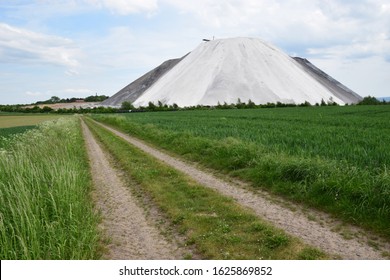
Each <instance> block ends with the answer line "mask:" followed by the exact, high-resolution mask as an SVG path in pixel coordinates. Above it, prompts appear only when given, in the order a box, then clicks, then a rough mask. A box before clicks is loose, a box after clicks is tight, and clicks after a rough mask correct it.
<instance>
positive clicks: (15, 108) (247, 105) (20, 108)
mask: <svg viewBox="0 0 390 280" xmlns="http://www.w3.org/2000/svg"><path fill="white" fill-rule="evenodd" d="M92 97H94V98H95V99H94V98H88V97H87V98H85V100H87V99H88V100H97V99H96V98H103V97H99V96H92ZM52 98H53V97H52ZM52 98H51V99H52ZM105 99H106V98H105ZM85 100H84V101H85ZM89 102H98V101H89ZM57 103H61V102H57ZM62 103H68V102H62ZM40 104H42V103H40ZM43 104H45V103H43ZM47 104H49V103H47ZM389 104H390V102H386V101H385V100H382V101H379V100H378V99H376V98H375V97H372V96H367V97H364V98H363V100H362V101H360V102H359V103H358V104H357V105H389ZM311 106H338V104H337V103H336V102H325V101H324V100H322V101H321V102H320V103H316V104H314V105H313V104H310V103H309V102H307V101H306V102H304V103H301V104H286V103H281V102H276V103H266V104H255V103H254V102H253V101H251V100H249V101H248V102H242V101H241V100H240V99H238V100H237V102H236V103H231V104H228V103H226V102H224V103H223V104H221V103H218V104H217V105H215V106H208V105H196V106H188V107H180V106H178V105H177V104H175V103H174V104H172V105H167V104H163V103H162V102H161V101H158V102H157V104H154V103H153V102H149V103H148V106H140V107H134V106H133V104H132V103H131V102H128V101H125V102H123V103H122V105H121V107H120V108H115V107H104V106H97V107H91V108H77V107H76V106H74V107H73V108H68V109H66V108H60V109H57V110H54V109H53V108H51V107H49V106H43V107H42V108H41V107H39V106H38V105H37V104H35V106H33V107H27V106H26V105H0V112H18V113H56V114H88V113H91V114H104V113H127V112H154V111H178V110H212V109H255V108H282V107H311Z"/></svg>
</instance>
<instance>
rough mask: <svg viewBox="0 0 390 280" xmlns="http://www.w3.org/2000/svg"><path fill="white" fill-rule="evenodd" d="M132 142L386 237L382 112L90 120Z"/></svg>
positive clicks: (389, 198)
mask: <svg viewBox="0 0 390 280" xmlns="http://www.w3.org/2000/svg"><path fill="white" fill-rule="evenodd" d="M94 118H95V119H97V120H99V121H103V122H105V123H107V124H111V125H113V126H115V127H119V128H121V129H122V130H124V131H126V132H129V133H131V134H133V135H135V136H137V137H139V138H142V139H145V140H147V141H148V142H151V143H153V144H155V145H157V146H160V147H162V148H164V149H167V150H170V151H173V152H175V153H177V154H180V155H182V156H183V157H185V158H187V159H189V160H192V161H197V162H200V163H202V164H203V165H205V166H207V167H209V168H213V169H215V170H219V171H222V172H224V173H225V174H230V175H232V176H236V177H238V178H240V179H243V180H246V181H249V182H251V183H252V184H253V187H254V188H263V189H267V190H270V191H272V192H274V193H276V194H279V195H282V196H284V197H287V198H289V199H290V200H292V201H295V202H300V203H303V204H305V205H308V206H310V207H315V208H318V209H321V210H324V211H326V212H329V213H331V214H333V215H334V216H336V217H338V218H341V219H343V220H345V221H348V222H350V223H354V224H358V225H360V226H363V227H366V228H368V229H370V230H373V231H375V232H378V233H381V234H382V235H384V236H386V237H387V238H389V237H390V206H389V205H390V176H389V173H388V163H389V162H390V150H389V149H388V145H389V143H390V110H389V108H388V107H387V106H376V107H375V106H372V107H371V106H351V107H312V108H281V109H259V110H210V111H183V112H180V111H178V112H164V113H159V112H153V113H144V114H126V115H111V116H107V115H105V116H103V115H100V116H95V117H94Z"/></svg>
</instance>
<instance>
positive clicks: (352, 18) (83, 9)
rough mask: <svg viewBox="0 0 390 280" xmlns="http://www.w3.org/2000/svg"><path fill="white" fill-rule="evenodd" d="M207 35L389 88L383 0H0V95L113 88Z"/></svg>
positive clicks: (375, 89)
mask: <svg viewBox="0 0 390 280" xmlns="http://www.w3.org/2000/svg"><path fill="white" fill-rule="evenodd" d="M213 36H215V38H227V37H257V38H261V39H263V40H265V41H268V42H270V43H272V44H275V45H276V46H278V47H279V48H281V49H282V50H284V51H285V52H286V53H288V54H289V55H292V56H301V57H306V58H308V59H309V60H310V61H311V62H312V63H314V64H315V65H316V66H318V67H319V68H321V69H322V70H324V71H325V72H327V73H328V74H330V75H331V76H333V77H334V78H336V79H337V80H339V81H340V82H342V83H344V84H345V85H346V86H348V87H349V88H351V89H352V90H354V91H356V92H357V93H358V94H360V95H362V96H367V95H373V96H377V97H383V96H390V2H389V0H383V1H382V0H353V1H352V0H342V1H341V0H338V1H337V0H275V1H271V0H224V1H223V0H197V1H184V0H30V1H28V0H0V104H16V103H19V104H26V103H31V102H35V101H38V100H46V99H49V98H50V97H51V96H54V95H55V96H59V97H61V98H67V97H85V96H88V95H92V94H95V93H97V94H99V95H100V94H105V95H113V94H115V93H116V92H117V91H118V90H120V89H121V88H122V87H124V86H125V85H127V84H128V83H130V82H132V81H133V80H134V79H136V78H138V77H139V76H140V75H142V74H144V73H145V72H147V71H149V70H151V69H152V68H154V67H156V66H157V65H159V64H161V63H162V62H163V61H165V60H167V59H170V58H176V57H181V56H183V55H185V54H186V53H187V52H189V51H191V50H193V49H194V48H196V47H197V46H198V45H199V44H200V43H201V40H202V39H203V38H212V37H213Z"/></svg>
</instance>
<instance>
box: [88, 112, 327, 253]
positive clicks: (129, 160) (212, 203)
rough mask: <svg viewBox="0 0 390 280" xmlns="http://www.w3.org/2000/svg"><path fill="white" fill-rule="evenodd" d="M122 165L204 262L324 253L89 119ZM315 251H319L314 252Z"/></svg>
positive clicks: (125, 171) (129, 176)
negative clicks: (207, 260) (288, 234)
mask: <svg viewBox="0 0 390 280" xmlns="http://www.w3.org/2000/svg"><path fill="white" fill-rule="evenodd" d="M87 124H88V126H89V127H90V128H91V130H92V132H93V133H94V135H95V136H97V138H98V139H99V141H100V142H102V143H103V145H104V147H105V148H106V149H107V150H108V151H109V152H110V153H111V154H112V155H113V156H114V158H115V160H116V162H117V164H118V166H119V167H120V168H121V169H122V170H123V171H124V173H125V174H127V176H128V177H127V180H129V181H132V183H130V184H129V185H132V184H134V181H135V182H136V183H137V184H138V185H139V186H140V187H141V188H142V189H143V191H144V192H146V193H147V194H148V196H150V197H151V198H152V200H153V201H154V203H155V204H156V205H157V206H158V207H159V208H160V210H161V211H162V212H163V213H165V215H166V216H167V217H168V219H169V220H170V221H171V224H172V225H173V226H174V227H175V228H176V229H177V231H178V232H180V233H182V234H183V235H184V236H185V238H186V244H187V245H189V246H195V247H196V248H197V252H198V253H199V254H200V255H201V256H202V258H205V259H300V258H302V259H306V258H310V259H312V258H317V259H318V258H324V257H326V255H325V254H323V253H321V252H319V251H318V250H315V249H313V248H311V247H308V246H306V245H303V244H302V243H301V242H300V241H298V240H297V239H295V238H292V237H290V236H287V235H286V234H285V233H283V232H282V231H280V230H277V229H275V228H274V227H272V226H271V225H269V224H268V223H266V222H264V221H261V220H260V219H259V218H257V217H256V216H255V215H254V214H252V213H251V212H250V211H248V210H246V209H243V208H242V207H240V206H239V205H237V203H235V202H234V200H233V199H231V198H227V197H224V196H222V195H220V194H218V193H217V192H215V191H213V190H211V189H208V188H205V187H203V186H201V185H199V184H197V183H195V182H194V181H192V180H191V179H190V178H189V177H187V176H186V175H184V174H182V173H180V172H178V171H176V170H175V169H173V168H170V167H168V166H166V165H165V164H163V163H160V162H159V161H157V160H155V159H154V158H152V157H151V156H149V155H147V154H145V153H143V152H141V151H140V150H138V149H136V148H134V147H133V146H132V145H130V144H129V143H127V142H126V141H125V140H123V139H121V138H119V137H117V136H115V135H113V134H112V133H111V132H109V131H107V130H105V129H104V128H102V127H100V126H98V125H96V124H94V123H92V122H91V121H88V120H87ZM313 252H314V253H313Z"/></svg>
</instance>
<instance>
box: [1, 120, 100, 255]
mask: <svg viewBox="0 0 390 280" xmlns="http://www.w3.org/2000/svg"><path fill="white" fill-rule="evenodd" d="M78 122H79V121H78V119H76V118H66V119H59V120H56V121H50V122H46V123H43V124H41V125H39V126H38V129H33V130H29V131H27V132H26V133H24V134H19V135H17V136H15V137H14V138H13V143H12V145H10V146H9V147H8V148H7V150H2V151H1V152H0V259H93V258H96V257H97V256H98V250H97V248H98V246H97V243H98V237H99V236H98V233H97V230H96V228H97V227H96V226H97V218H96V216H95V214H94V213H93V211H92V210H93V209H92V205H91V202H90V199H89V191H90V186H91V180H90V174H89V168H88V161H87V157H86V152H85V149H84V142H83V138H82V135H81V130H80V126H79V123H78Z"/></svg>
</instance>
